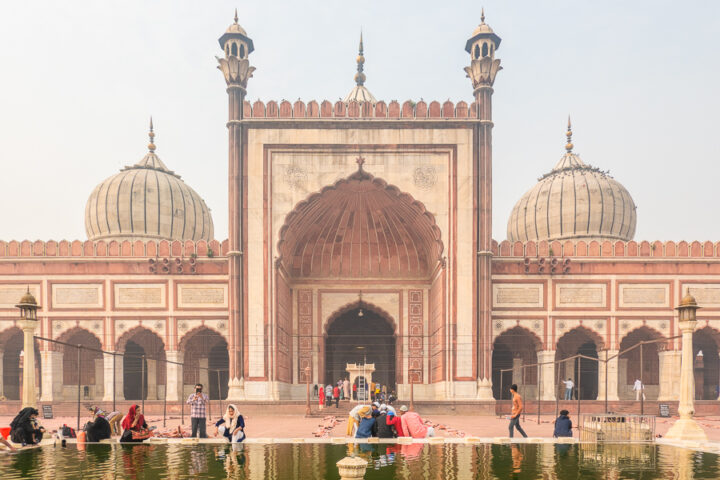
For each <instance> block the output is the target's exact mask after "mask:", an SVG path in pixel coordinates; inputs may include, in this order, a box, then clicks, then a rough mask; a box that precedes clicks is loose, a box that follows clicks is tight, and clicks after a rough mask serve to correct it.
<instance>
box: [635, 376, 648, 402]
mask: <svg viewBox="0 0 720 480" xmlns="http://www.w3.org/2000/svg"><path fill="white" fill-rule="evenodd" d="M633 390H635V401H636V402H639V401H640V395H642V399H643V400H645V392H644V391H643V390H645V385H643V384H642V382H641V381H640V379H639V378H637V379H635V385H633Z"/></svg>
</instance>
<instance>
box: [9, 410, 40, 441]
mask: <svg viewBox="0 0 720 480" xmlns="http://www.w3.org/2000/svg"><path fill="white" fill-rule="evenodd" d="M37 416H38V411H37V410H36V409H34V408H32V407H25V408H23V409H22V410H20V413H18V414H17V415H16V416H15V418H14V419H13V421H12V422H10V440H12V441H13V442H15V443H20V444H22V446H23V447H24V446H25V445H37V444H38V443H40V441H41V440H42V437H43V434H44V433H45V429H44V428H43V427H39V426H38V424H37Z"/></svg>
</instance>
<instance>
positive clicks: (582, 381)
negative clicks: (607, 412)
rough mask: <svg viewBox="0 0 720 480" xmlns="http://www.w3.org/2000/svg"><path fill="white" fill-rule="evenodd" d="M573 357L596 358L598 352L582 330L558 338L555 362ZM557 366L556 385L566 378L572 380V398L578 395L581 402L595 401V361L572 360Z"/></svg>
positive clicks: (596, 370) (596, 385) (596, 388)
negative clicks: (573, 386) (573, 383)
mask: <svg viewBox="0 0 720 480" xmlns="http://www.w3.org/2000/svg"><path fill="white" fill-rule="evenodd" d="M575 355H584V356H586V357H590V358H598V350H597V346H596V345H595V342H594V340H593V338H592V337H591V336H590V335H589V334H588V333H587V332H586V331H584V330H582V329H577V330H572V331H571V332H569V333H567V334H566V335H564V336H563V337H562V338H560V341H559V342H558V344H557V351H556V353H555V360H565V359H568V358H571V357H573V356H575ZM557 365H558V368H557V376H558V383H559V380H565V379H567V378H572V379H573V381H574V382H575V389H574V391H573V398H577V395H578V394H579V395H580V399H581V400H596V399H597V395H598V362H597V361H595V360H590V359H588V358H574V359H572V360H568V361H565V362H560V363H559V364H557ZM563 391H564V390H563ZM558 394H562V393H558Z"/></svg>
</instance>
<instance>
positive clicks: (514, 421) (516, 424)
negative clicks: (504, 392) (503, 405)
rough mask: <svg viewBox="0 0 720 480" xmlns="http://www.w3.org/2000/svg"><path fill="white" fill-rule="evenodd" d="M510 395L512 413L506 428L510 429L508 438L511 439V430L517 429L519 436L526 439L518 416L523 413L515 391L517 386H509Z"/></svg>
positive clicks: (520, 398) (519, 398) (519, 399)
mask: <svg viewBox="0 0 720 480" xmlns="http://www.w3.org/2000/svg"><path fill="white" fill-rule="evenodd" d="M510 394H511V395H512V412H511V414H510V425H509V426H508V428H509V429H510V438H513V433H514V432H513V428H517V431H518V432H520V435H522V436H523V437H525V438H527V434H526V433H525V430H523V429H522V427H521V426H520V414H521V413H522V411H523V402H522V397H521V396H520V394H519V393H518V391H517V385H515V384H514V383H513V384H512V385H511V386H510Z"/></svg>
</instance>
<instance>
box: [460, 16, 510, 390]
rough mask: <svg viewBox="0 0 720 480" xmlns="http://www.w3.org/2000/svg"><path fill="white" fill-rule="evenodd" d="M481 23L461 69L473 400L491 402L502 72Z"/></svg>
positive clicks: (494, 42)
mask: <svg viewBox="0 0 720 480" xmlns="http://www.w3.org/2000/svg"><path fill="white" fill-rule="evenodd" d="M480 20H481V23H480V25H478V27H477V28H476V29H475V31H474V32H473V33H472V36H471V37H470V39H469V40H468V41H467V43H466V45H465V50H466V51H467V52H468V53H469V54H470V66H469V67H465V71H466V72H467V76H468V77H470V80H472V85H473V89H474V90H473V95H474V96H475V107H476V112H477V119H478V122H477V124H476V125H475V127H474V131H473V138H474V143H475V162H476V172H477V182H476V186H475V188H476V198H477V205H478V207H477V221H476V223H477V232H476V236H477V262H476V272H477V273H476V277H475V278H476V285H477V292H476V300H475V301H476V308H475V311H476V312H477V313H476V315H477V317H476V324H475V326H476V327H475V328H476V332H477V337H476V341H477V399H478V400H493V394H492V371H491V369H492V335H491V323H492V321H491V320H492V279H491V273H492V272H491V269H492V251H491V250H492V249H491V247H492V127H493V123H492V94H493V88H492V86H493V83H495V75H497V72H498V71H500V69H501V68H502V67H501V66H500V60H499V59H496V58H495V50H497V48H498V47H499V46H500V37H498V36H497V35H495V32H493V30H492V28H490V26H489V25H487V24H486V23H485V11H484V10H483V11H482V14H481V17H480Z"/></svg>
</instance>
